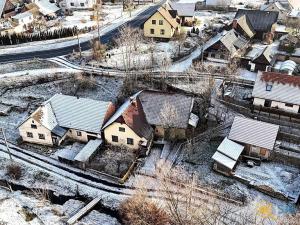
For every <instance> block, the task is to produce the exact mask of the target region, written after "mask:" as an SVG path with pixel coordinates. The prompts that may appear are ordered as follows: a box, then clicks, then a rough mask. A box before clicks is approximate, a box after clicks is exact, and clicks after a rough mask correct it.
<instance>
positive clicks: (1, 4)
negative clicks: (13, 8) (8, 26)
mask: <svg viewBox="0 0 300 225" xmlns="http://www.w3.org/2000/svg"><path fill="white" fill-rule="evenodd" d="M5 3H6V0H0V18H1V16H2V13H3V10H4V7H5Z"/></svg>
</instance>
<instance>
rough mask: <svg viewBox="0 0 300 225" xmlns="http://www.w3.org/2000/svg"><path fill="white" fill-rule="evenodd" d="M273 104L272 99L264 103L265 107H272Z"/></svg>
mask: <svg viewBox="0 0 300 225" xmlns="http://www.w3.org/2000/svg"><path fill="white" fill-rule="evenodd" d="M271 105H272V101H271V100H267V99H266V100H265V104H264V107H271Z"/></svg>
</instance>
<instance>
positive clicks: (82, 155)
mask: <svg viewBox="0 0 300 225" xmlns="http://www.w3.org/2000/svg"><path fill="white" fill-rule="evenodd" d="M101 144H102V139H96V140H90V141H89V142H88V143H87V144H86V145H85V146H84V147H83V149H81V150H80V152H79V153H78V154H77V155H76V156H75V158H74V160H75V161H79V162H86V161H88V160H89V158H90V157H91V156H92V155H93V154H94V152H95V151H96V150H97V149H98V147H99V146H100V145H101Z"/></svg>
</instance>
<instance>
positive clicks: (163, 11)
mask: <svg viewBox="0 0 300 225" xmlns="http://www.w3.org/2000/svg"><path fill="white" fill-rule="evenodd" d="M157 12H159V13H160V14H161V15H162V17H164V18H165V20H166V21H167V22H168V23H169V24H170V25H171V26H172V27H174V28H177V27H178V26H179V24H178V23H177V21H176V20H175V19H174V18H173V17H172V15H171V14H170V12H169V11H168V10H166V9H165V8H164V7H160V8H159V9H157Z"/></svg>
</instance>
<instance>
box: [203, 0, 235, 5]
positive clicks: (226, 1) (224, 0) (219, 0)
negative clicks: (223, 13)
mask: <svg viewBox="0 0 300 225" xmlns="http://www.w3.org/2000/svg"><path fill="white" fill-rule="evenodd" d="M205 4H206V5H212V6H229V5H230V4H231V0H205Z"/></svg>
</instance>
